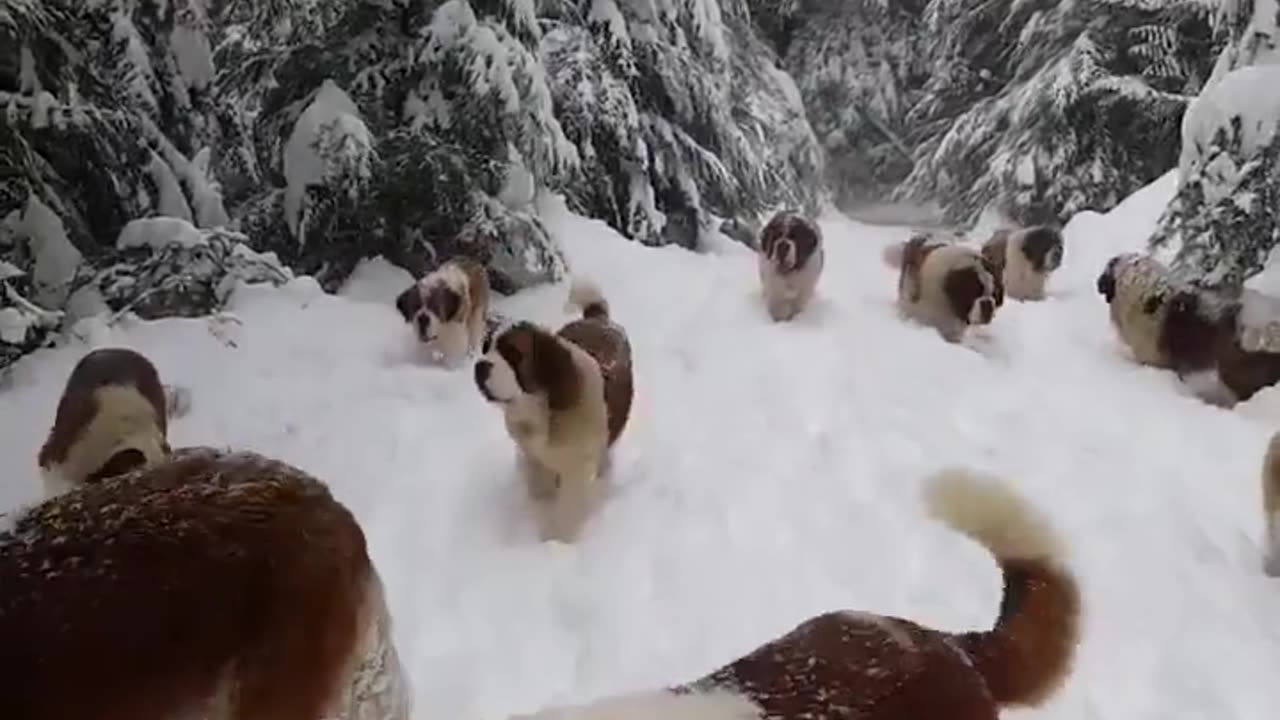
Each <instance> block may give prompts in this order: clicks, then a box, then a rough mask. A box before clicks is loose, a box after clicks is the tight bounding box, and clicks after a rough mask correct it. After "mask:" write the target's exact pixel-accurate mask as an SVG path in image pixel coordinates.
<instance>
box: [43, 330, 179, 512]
mask: <svg viewBox="0 0 1280 720" xmlns="http://www.w3.org/2000/svg"><path fill="white" fill-rule="evenodd" d="M168 413H169V402H168V400H167V399H166V394H165V389H164V386H163V385H162V384H161V382H160V374H159V373H158V372H157V371H156V368H155V365H153V364H152V362H151V361H150V360H149V359H148V358H147V357H146V356H145V355H143V354H142V353H140V352H138V351H136V350H130V349H128V348H114V347H113V348H98V349H96V350H92V351H90V352H88V353H86V354H85V355H84V357H82V358H80V360H79V362H77V363H76V365H75V367H73V368H72V369H71V374H70V375H69V376H68V377H67V383H66V385H65V387H64V388H63V390H62V396H61V397H60V398H59V399H58V406H57V410H56V411H55V413H54V419H53V425H52V426H51V427H50V428H49V433H48V435H46V437H45V441H44V445H43V446H41V448H40V451H39V453H38V454H37V456H36V463H37V465H38V466H39V468H40V475H41V478H42V480H43V487H44V495H45V497H52V496H54V495H58V494H60V493H64V492H68V491H70V490H74V489H76V488H78V487H81V486H83V485H89V484H93V483H97V482H101V481H102V480H104V479H106V478H109V477H113V476H116V475H120V474H122V473H124V472H127V471H129V470H132V469H134V468H137V467H141V466H143V465H147V464H151V463H156V462H159V461H160V460H162V459H164V458H165V457H166V456H167V455H168V454H169V442H168V433H169V425H168Z"/></svg>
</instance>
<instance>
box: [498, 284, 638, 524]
mask: <svg viewBox="0 0 1280 720" xmlns="http://www.w3.org/2000/svg"><path fill="white" fill-rule="evenodd" d="M569 301H570V305H571V306H573V307H577V308H581V310H582V317H581V318H580V319H578V320H574V321H572V322H569V323H568V324H566V325H565V326H564V327H562V328H560V331H559V332H558V333H555V334H552V333H551V332H550V331H548V330H546V329H544V328H542V327H540V326H538V325H536V324H535V323H531V322H517V323H514V324H512V325H510V326H508V327H507V328H505V329H503V330H500V331H499V332H497V333H495V334H494V336H493V340H492V342H491V343H490V344H489V346H488V347H486V348H485V355H484V357H483V358H481V359H480V360H478V361H477V362H476V364H475V369H474V374H475V384H476V387H477V388H478V389H479V391H480V394H481V395H482V396H483V397H484V398H485V400H487V401H488V402H490V403H492V404H494V405H498V406H499V407H501V408H502V412H503V419H504V422H505V424H506V428H507V434H508V435H509V436H510V437H511V439H512V440H513V441H514V442H515V444H516V446H517V448H518V451H519V457H520V464H521V468H522V470H523V473H524V476H525V480H526V483H527V486H528V490H529V494H530V496H531V497H532V498H533V499H534V500H535V501H537V502H538V504H539V510H540V512H541V517H540V523H541V525H542V535H543V537H544V539H554V540H561V541H564V542H571V541H573V540H574V539H575V538H576V537H577V535H578V533H579V532H580V531H581V529H582V526H583V524H584V523H585V522H586V519H587V516H588V514H589V512H590V508H591V505H592V503H593V502H594V500H595V499H596V497H595V496H596V489H597V485H598V480H599V477H600V476H601V474H602V473H603V472H604V471H605V470H606V469H607V467H608V462H609V452H610V449H611V448H612V447H613V445H614V443H616V442H617V441H618V438H619V437H621V435H622V431H623V430H624V429H625V428H626V425H627V419H628V417H629V416H630V414H631V402H632V398H633V396H634V393H635V390H634V384H633V380H632V361H631V342H630V340H629V339H628V337H627V332H626V330H625V329H623V327H622V326H621V325H619V324H618V323H616V322H614V321H613V320H612V317H611V315H610V312H609V303H608V302H607V301H606V300H605V298H604V296H603V294H601V292H600V290H599V288H598V287H596V286H595V285H594V284H592V283H590V282H587V281H585V280H576V281H574V283H573V285H572V288H571V290H570V296H569Z"/></svg>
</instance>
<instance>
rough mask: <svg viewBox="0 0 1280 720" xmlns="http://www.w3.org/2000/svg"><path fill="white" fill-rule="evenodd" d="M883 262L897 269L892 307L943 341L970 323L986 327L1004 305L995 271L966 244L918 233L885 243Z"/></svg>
mask: <svg viewBox="0 0 1280 720" xmlns="http://www.w3.org/2000/svg"><path fill="white" fill-rule="evenodd" d="M883 257H884V261H885V263H886V264H888V265H889V266H890V267H892V268H896V269H898V271H899V272H898V296H897V307H898V311H899V312H900V313H901V314H902V315H903V316H904V317H906V318H909V319H911V320H914V321H916V322H919V323H921V324H923V325H928V326H929V327H932V328H934V329H935V330H937V331H938V334H940V335H941V336H942V337H943V338H944V339H945V340H947V341H948V342H953V343H955V342H960V341H961V340H962V339H963V338H964V335H965V331H967V330H968V329H969V328H970V327H971V326H976V325H988V324H990V323H991V321H992V320H994V319H995V315H996V311H997V310H999V309H1000V307H1001V306H1002V305H1003V304H1004V287H1003V283H1002V281H1001V279H1000V275H999V274H998V273H997V272H996V271H995V270H994V268H992V267H991V265H990V263H988V262H987V261H986V260H985V259H984V258H983V257H982V255H981V253H979V252H978V251H977V250H974V249H973V248H971V247H968V246H966V245H963V244H960V243H958V242H952V241H950V240H946V239H941V238H936V237H934V236H932V235H929V234H924V233H922V234H918V235H915V236H913V237H912V238H911V239H910V240H907V241H906V242H905V243H894V244H891V245H888V246H886V247H885V249H884V253H883Z"/></svg>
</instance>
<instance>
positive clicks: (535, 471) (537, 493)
mask: <svg viewBox="0 0 1280 720" xmlns="http://www.w3.org/2000/svg"><path fill="white" fill-rule="evenodd" d="M519 463H520V473H521V474H522V475H524V482H525V487H526V488H527V489H528V491H529V497H531V498H533V499H534V500H549V499H551V498H552V497H554V496H555V494H556V487H557V485H558V484H559V480H558V478H557V477H556V474H555V473H554V472H552V471H551V469H550V468H548V467H547V466H546V465H545V464H543V463H542V462H541V461H539V460H538V459H537V458H535V457H533V456H532V455H530V454H529V453H528V452H527V451H524V450H521V451H520V459H519Z"/></svg>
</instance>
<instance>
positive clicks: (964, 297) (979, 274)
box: [943, 262, 1004, 325]
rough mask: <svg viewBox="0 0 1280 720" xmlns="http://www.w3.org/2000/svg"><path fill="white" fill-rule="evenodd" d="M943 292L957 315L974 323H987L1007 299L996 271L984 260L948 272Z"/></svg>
mask: <svg viewBox="0 0 1280 720" xmlns="http://www.w3.org/2000/svg"><path fill="white" fill-rule="evenodd" d="M943 292H944V293H945V294H946V296H947V301H948V302H949V303H950V304H951V310H952V312H954V313H955V315H956V317H959V318H964V319H965V320H966V321H967V322H968V323H969V324H970V325H987V324H989V323H990V322H991V320H992V318H994V317H995V314H996V309H997V308H999V307H1000V306H1001V305H1002V304H1003V302H1004V293H1003V292H1002V291H1001V288H1000V285H999V283H998V282H997V281H996V278H995V275H994V274H993V273H992V272H991V271H990V270H989V269H987V268H986V267H985V266H984V265H983V264H982V263H980V262H975V263H971V264H966V265H961V266H959V267H956V268H954V269H952V270H951V271H950V272H948V273H947V274H946V278H945V279H944V280H943Z"/></svg>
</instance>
